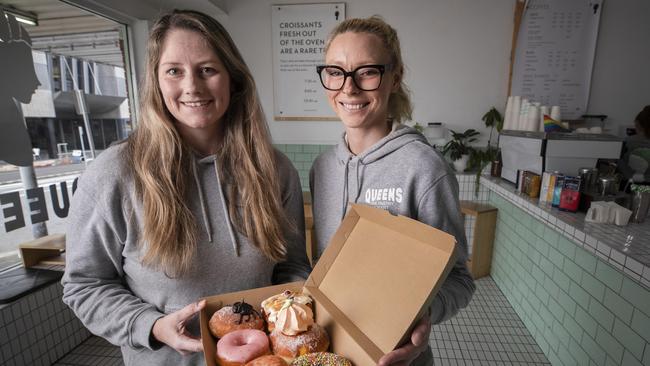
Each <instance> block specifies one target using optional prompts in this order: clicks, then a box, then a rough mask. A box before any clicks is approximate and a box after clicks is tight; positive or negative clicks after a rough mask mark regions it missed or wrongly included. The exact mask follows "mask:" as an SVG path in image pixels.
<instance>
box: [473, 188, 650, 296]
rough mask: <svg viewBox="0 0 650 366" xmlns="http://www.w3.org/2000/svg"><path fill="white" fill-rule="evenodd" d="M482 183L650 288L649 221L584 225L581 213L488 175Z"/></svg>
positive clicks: (649, 219)
mask: <svg viewBox="0 0 650 366" xmlns="http://www.w3.org/2000/svg"><path fill="white" fill-rule="evenodd" d="M481 184H483V185H485V186H486V187H487V188H488V189H489V190H490V191H492V192H495V193H497V194H499V195H500V196H502V197H504V198H505V199H507V200H508V201H510V202H512V203H513V204H515V205H516V206H518V207H519V208H521V209H523V210H525V211H526V213H528V214H530V215H532V216H533V217H535V218H537V219H538V220H540V221H542V222H544V223H545V224H546V225H548V226H551V227H553V228H554V229H555V230H557V231H558V232H560V233H561V234H562V235H564V236H565V237H567V238H568V239H571V240H572V241H573V242H575V243H576V244H577V245H579V246H581V247H583V248H584V249H586V250H587V251H589V252H591V253H594V254H595V255H597V256H598V257H600V258H601V259H603V260H605V261H607V262H608V263H610V264H611V265H612V266H613V267H615V268H617V269H619V270H621V271H622V272H624V273H625V274H626V275H627V276H629V277H630V278H631V279H633V280H635V281H637V282H638V283H641V284H643V285H644V286H645V287H647V288H650V218H648V219H647V220H646V221H645V222H643V223H629V224H628V225H627V226H617V225H614V224H601V223H590V222H585V214H584V213H582V212H575V213H572V212H565V211H560V210H559V209H557V208H554V207H551V206H550V205H547V204H545V203H542V204H540V203H539V200H538V199H536V198H530V197H528V196H527V195H525V194H521V193H519V192H517V191H516V188H515V185H514V184H512V183H510V182H508V181H505V180H502V179H500V178H493V177H490V176H482V177H481Z"/></svg>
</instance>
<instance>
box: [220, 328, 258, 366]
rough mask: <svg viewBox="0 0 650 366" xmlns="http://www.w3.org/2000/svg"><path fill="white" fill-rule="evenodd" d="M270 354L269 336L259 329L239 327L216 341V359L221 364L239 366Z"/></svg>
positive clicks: (223, 365) (222, 365)
mask: <svg viewBox="0 0 650 366" xmlns="http://www.w3.org/2000/svg"><path fill="white" fill-rule="evenodd" d="M268 354H270V350H269V338H268V337H267V336H266V333H264V332H263V331H261V330H257V329H239V330H235V331H232V332H230V333H228V334H226V335H225V336H223V338H221V339H220V340H219V342H217V360H218V362H219V365H221V366H241V365H245V364H246V363H247V362H249V361H251V360H254V359H256V358H258V357H260V356H264V355H268Z"/></svg>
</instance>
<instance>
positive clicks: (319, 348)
mask: <svg viewBox="0 0 650 366" xmlns="http://www.w3.org/2000/svg"><path fill="white" fill-rule="evenodd" d="M269 337H270V338H271V348H272V349H273V354H275V355H277V356H281V357H283V358H284V359H285V360H287V361H288V362H291V361H292V360H293V359H294V358H296V357H298V356H302V355H304V354H307V353H312V352H324V351H327V348H328V347H329V345H330V339H329V335H328V334H327V332H326V331H325V329H324V328H323V327H321V326H320V325H318V324H313V325H312V326H311V327H310V328H309V330H307V331H306V332H302V333H300V334H297V335H293V336H290V335H286V334H284V333H282V332H281V331H280V330H279V329H276V330H274V331H273V332H271V334H270V335H269Z"/></svg>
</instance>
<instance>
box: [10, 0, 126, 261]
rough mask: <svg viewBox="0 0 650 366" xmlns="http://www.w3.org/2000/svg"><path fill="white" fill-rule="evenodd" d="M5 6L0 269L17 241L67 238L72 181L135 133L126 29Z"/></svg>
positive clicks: (55, 11)
mask: <svg viewBox="0 0 650 366" xmlns="http://www.w3.org/2000/svg"><path fill="white" fill-rule="evenodd" d="M44 3H47V4H44ZM3 4H4V3H3ZM45 5H47V6H45ZM4 9H5V11H4V12H3V14H2V15H1V18H2V19H0V55H1V58H2V59H4V60H9V62H5V63H3V65H4V66H3V70H2V71H0V72H2V74H3V75H2V77H3V83H1V84H0V122H1V123H2V129H3V134H1V135H2V136H0V139H1V140H2V141H0V145H2V146H3V147H0V204H1V207H0V208H1V209H0V213H1V214H0V221H1V222H0V271H2V270H3V269H6V268H9V267H12V266H15V265H18V264H19V263H20V257H19V245H20V244H21V243H24V242H28V241H31V240H33V239H34V237H35V235H36V236H37V235H41V234H43V233H44V232H45V231H46V232H47V233H48V234H57V233H64V232H65V222H66V217H67V211H68V207H69V204H70V199H71V197H72V194H73V187H75V188H76V181H75V180H76V178H77V177H78V176H79V175H80V174H81V173H82V172H83V171H84V169H85V168H86V166H87V164H92V159H93V158H94V157H95V156H97V155H98V154H101V152H102V151H103V150H105V149H107V148H108V147H109V146H110V145H111V144H112V143H113V142H115V141H118V140H121V139H124V138H126V137H127V136H128V135H129V134H130V132H131V130H132V128H133V125H132V117H133V116H132V111H131V110H130V105H132V104H131V103H130V96H129V89H130V88H129V85H130V84H131V82H130V80H129V79H128V77H127V75H128V73H127V72H126V71H125V70H128V69H129V68H128V64H127V60H129V57H128V55H126V54H125V50H126V48H127V47H126V46H125V45H126V44H128V43H127V40H126V34H127V32H126V26H124V25H122V24H119V23H116V22H114V21H111V20H108V19H105V18H102V17H100V16H98V15H96V14H92V13H89V12H86V11H84V10H82V9H78V8H76V7H74V6H72V5H69V4H66V3H63V2H60V1H56V0H45V1H39V2H21V1H14V2H12V1H9V2H8V3H6V4H4ZM30 23H31V24H30ZM30 56H31V57H30ZM24 60H28V61H26V62H24ZM5 64H6V65H5ZM131 89H132V88H131ZM16 101H17V102H18V103H16ZM7 131H8V132H7ZM32 169H33V170H32ZM31 175H35V177H36V180H35V181H34V180H32V179H30V177H31ZM34 184H35V185H34ZM29 187H31V188H29Z"/></svg>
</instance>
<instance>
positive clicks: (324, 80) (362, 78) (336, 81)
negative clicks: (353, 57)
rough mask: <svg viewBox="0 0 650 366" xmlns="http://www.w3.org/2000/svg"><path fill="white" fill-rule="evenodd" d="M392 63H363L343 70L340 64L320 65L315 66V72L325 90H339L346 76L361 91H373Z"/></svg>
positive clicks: (377, 87)
mask: <svg viewBox="0 0 650 366" xmlns="http://www.w3.org/2000/svg"><path fill="white" fill-rule="evenodd" d="M392 66H393V65H392V64H386V65H363V66H359V67H357V68H356V69H354V70H353V71H345V70H344V69H343V68H342V67H340V66H333V65H322V66H316V72H318V76H320V82H321V84H323V88H325V89H327V90H341V89H343V85H345V80H346V79H347V78H348V76H350V77H352V81H353V82H354V85H356V87H357V88H359V89H360V90H363V91H373V90H377V89H379V86H380V85H381V79H382V77H383V76H384V72H386V70H390V69H391V67H392Z"/></svg>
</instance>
